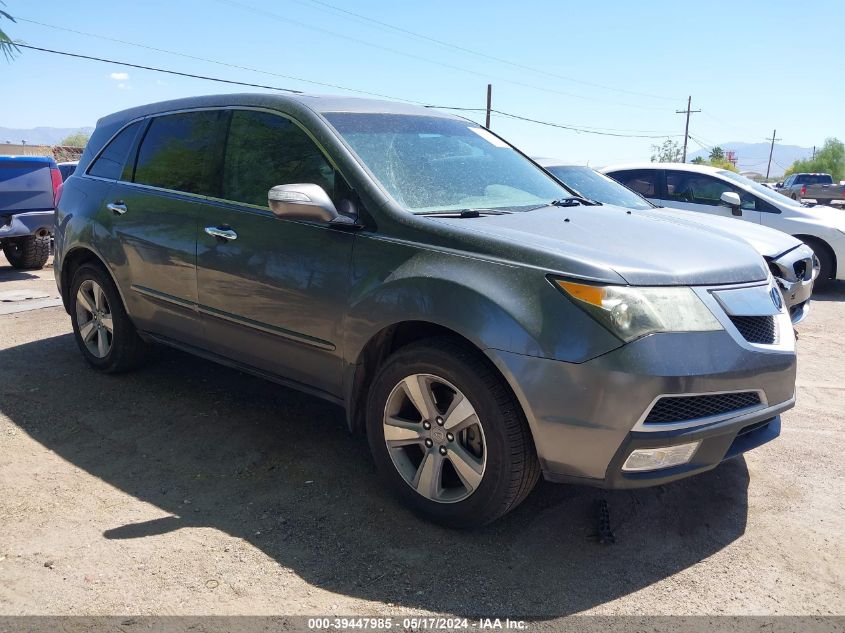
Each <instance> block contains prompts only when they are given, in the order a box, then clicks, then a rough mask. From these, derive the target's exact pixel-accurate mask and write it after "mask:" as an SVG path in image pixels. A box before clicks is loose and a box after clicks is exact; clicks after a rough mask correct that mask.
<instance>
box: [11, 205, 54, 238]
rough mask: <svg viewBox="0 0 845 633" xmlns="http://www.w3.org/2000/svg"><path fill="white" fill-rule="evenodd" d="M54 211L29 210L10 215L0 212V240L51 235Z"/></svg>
mask: <svg viewBox="0 0 845 633" xmlns="http://www.w3.org/2000/svg"><path fill="white" fill-rule="evenodd" d="M55 222H56V212H55V211H29V212H27V213H14V214H12V215H3V214H0V240H2V239H5V238H7V237H24V236H27V235H39V234H41V236H44V235H52V233H53V225H54V224H55Z"/></svg>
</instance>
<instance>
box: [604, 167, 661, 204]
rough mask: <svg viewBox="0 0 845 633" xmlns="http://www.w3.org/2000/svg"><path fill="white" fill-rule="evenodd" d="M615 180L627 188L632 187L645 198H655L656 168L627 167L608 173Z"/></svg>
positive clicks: (656, 195)
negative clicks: (623, 169) (626, 168)
mask: <svg viewBox="0 0 845 633" xmlns="http://www.w3.org/2000/svg"><path fill="white" fill-rule="evenodd" d="M608 176H610V177H611V178H613V179H614V180H616V181H617V182H621V183H622V184H623V185H625V186H626V187H628V189H633V190H634V191H636V192H637V193H638V194H640V195H641V196H643V197H645V198H657V197H658V194H657V170H656V169H628V170H625V171H617V172H613V173H612V174H608Z"/></svg>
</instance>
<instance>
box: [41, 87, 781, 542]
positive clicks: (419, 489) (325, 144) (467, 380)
mask: <svg viewBox="0 0 845 633" xmlns="http://www.w3.org/2000/svg"><path fill="white" fill-rule="evenodd" d="M588 207H589V208H588ZM55 273H56V280H57V282H58V285H59V289H60V291H61V295H62V298H63V300H64V303H65V307H66V309H67V311H68V312H69V314H70V316H71V320H72V322H73V330H74V334H75V337H76V341H77V343H78V345H79V348H80V350H81V352H82V354H83V356H84V357H85V359H86V360H87V361H88V363H90V365H92V366H93V367H95V368H96V369H99V370H101V371H104V372H122V371H126V370H128V369H130V368H133V367H135V366H137V365H138V364H139V363H140V362H141V361H142V360H143V358H144V356H145V352H146V351H147V349H148V346H149V345H150V344H151V343H153V342H156V343H163V344H166V345H171V346H173V347H177V348H180V349H183V350H187V351H189V352H192V353H194V354H197V355H199V356H202V357H205V358H209V359H212V360H215V361H217V362H220V363H224V364H226V365H230V366H233V367H236V368H238V369H242V370H244V371H248V372H252V373H254V374H257V375H259V376H261V377H264V378H267V379H270V380H274V381H277V382H280V383H282V384H285V385H289V386H292V387H295V388H297V389H301V390H303V391H306V392H308V393H312V394H315V395H317V396H320V397H322V398H325V399H327V400H330V401H332V402H335V403H337V404H339V405H341V406H343V407H344V408H345V410H346V417H347V422H348V425H349V428H350V429H351V430H352V431H360V432H364V433H366V435H367V437H368V441H369V444H370V447H371V450H372V454H373V457H374V460H375V462H376V464H377V467H378V470H379V472H380V474H381V476H382V478H383V479H384V481H385V483H386V484H387V485H388V486H389V487H391V488H392V489H393V491H394V492H395V493H396V494H397V496H399V497H400V498H401V499H403V500H404V501H405V502H406V503H407V504H408V505H410V506H411V507H412V508H413V509H414V510H416V511H417V512H419V513H421V514H422V515H423V516H425V517H427V518H429V519H431V520H434V521H437V522H440V523H443V524H447V525H452V526H471V525H479V524H483V523H487V522H489V521H492V520H494V519H496V518H497V517H499V516H501V515H503V514H504V513H505V512H507V511H509V510H510V509H512V508H513V507H515V506H516V505H517V504H519V503H520V502H521V501H522V500H523V499H524V498H525V497H526V496H527V495H528V493H529V492H530V491H531V489H532V488H533V487H534V484H535V483H536V482H537V480H538V479H539V477H540V475H541V474H542V475H543V476H544V477H545V478H546V479H548V480H552V481H558V482H574V483H581V484H590V485H595V486H604V487H613V488H626V487H639V486H648V485H654V484H663V483H666V482H669V481H672V480H676V479H679V478H682V477H686V476H689V475H693V474H696V473H700V472H703V471H706V470H709V469H711V468H713V467H715V466H716V465H717V464H719V463H720V462H721V461H722V460H725V459H728V458H730V457H733V456H736V455H738V454H740V453H742V452H743V451H746V450H748V449H750V448H753V447H755V446H758V445H760V444H762V443H764V442H767V441H769V440H771V439H772V438H774V437H776V436H777V435H778V434H779V432H780V417H779V414H780V413H781V412H782V411H784V410H786V409H789V408H790V407H792V406H793V404H794V390H795V340H794V335H793V331H792V327H791V323H790V318H789V314H788V312H787V310H786V309H785V308H784V305H783V299H782V296H781V294H780V292H779V290H778V288H777V286H776V285H775V284H774V282H773V279H772V276H771V274H770V273H769V270H768V268H767V266H766V263H765V261H764V260H763V258H762V257H760V255H759V254H757V253H756V252H755V251H754V250H753V249H751V248H750V247H749V246H748V245H747V244H746V243H745V242H743V241H742V240H739V239H733V238H731V237H728V236H722V235H716V234H712V233H708V232H706V231H700V230H696V229H694V228H691V227H689V226H684V225H681V224H677V223H671V222H665V221H660V220H657V219H654V218H649V217H646V216H643V215H642V214H637V213H632V212H631V211H630V210H628V209H624V208H620V207H614V206H611V205H601V206H597V205H594V204H593V203H592V202H591V201H589V200H586V199H584V198H581V197H580V196H578V195H577V194H575V193H574V192H573V191H571V190H569V189H567V188H566V187H565V186H564V185H562V184H561V183H560V182H558V181H557V180H555V179H554V178H553V177H551V176H550V175H549V174H547V173H546V172H545V171H543V170H542V169H541V168H540V167H538V166H537V165H536V164H535V163H533V162H532V161H531V160H530V159H528V158H527V157H525V156H524V155H523V154H522V153H520V152H519V151H518V150H516V149H515V148H513V147H512V146H510V145H509V144H508V143H507V142H505V141H504V140H502V139H501V138H500V137H498V136H496V135H494V134H492V133H491V132H490V131H488V130H486V129H484V128H482V127H480V126H478V125H477V124H475V123H473V122H471V121H467V120H465V119H462V118H458V117H455V116H451V115H447V114H443V113H440V112H437V111H432V110H428V109H423V108H418V107H413V106H407V105H401V104H393V103H386V102H381V101H371V100H361V99H351V98H340V97H338V98H331V97H310V96H300V95H297V96H276V95H222V96H209V97H200V98H191V99H184V100H178V101H170V102H165V103H159V104H154V105H149V106H143V107H139V108H135V109H132V110H127V111H124V112H119V113H117V114H113V115H111V116H108V117H105V118H103V119H102V120H100V121H99V122H98V125H97V128H96V130H95V132H94V134H93V136H92V138H91V141H90V142H89V143H88V146H87V147H86V149H85V152H84V154H83V156H82V159H81V160H80V163H79V167H78V169H77V171H76V172H75V174H74V175H73V176H71V177H70V178H69V179H68V180H67V182H66V183H65V187H64V194H63V196H62V198H61V201H60V204H59V208H58V212H57V226H56V258H55ZM303 423H307V421H303ZM327 458H330V457H329V456H327Z"/></svg>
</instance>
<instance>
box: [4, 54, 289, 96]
mask: <svg viewBox="0 0 845 633" xmlns="http://www.w3.org/2000/svg"><path fill="white" fill-rule="evenodd" d="M15 46H19V47H20V48H28V49H30V50H33V51H41V52H43V53H53V54H55V55H65V56H67V57H78V58H79V59H90V60H92V61H96V62H105V63H107V64H118V65H120V66H128V67H129V68H140V69H141V70H152V71H155V72H157V73H167V74H168V75H178V76H180V77H190V78H191V79H205V80H206V81H216V82H218V83H223V84H233V85H235V86H247V87H250V88H264V89H265V90H278V91H280V92H293V93H295V94H302V91H301V90H293V89H291V88H279V87H277V86H266V85H263V84H252V83H248V82H246V81H235V80H233V79H221V78H220V77H208V76H206V75H194V74H192V73H183V72H180V71H178V70H166V69H164V68H156V67H154V66H142V65H141V64H130V63H129V62H121V61H117V60H114V59H105V58H103V57H94V56H93V55H80V54H79V53H68V52H66V51H57V50H53V49H51V48H41V47H40V46H30V45H29V44H21V43H19V42H16V43H15Z"/></svg>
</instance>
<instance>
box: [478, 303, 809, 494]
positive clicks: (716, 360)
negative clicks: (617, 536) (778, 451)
mask: <svg viewBox="0 0 845 633" xmlns="http://www.w3.org/2000/svg"><path fill="white" fill-rule="evenodd" d="M782 317H783V318H782V321H781V326H780V328H781V333H782V339H783V340H781V342H780V344H779V345H777V346H762V345H751V344H748V343H747V342H745V341H743V342H742V344H740V343H739V342H738V341H737V337H739V334H738V332H737V331H735V330H733V331H732V330H731V329H730V328H729V327H727V326H726V329H725V330H724V331H720V332H689V333H671V334H668V333H667V334H653V335H651V336H646V337H644V338H642V339H639V340H637V341H634V342H632V343H630V344H628V345H624V346H623V347H620V348H618V349H616V350H614V351H612V352H609V353H607V354H605V355H603V356H600V357H598V358H595V359H593V360H590V361H587V362H585V363H580V364H575V363H565V362H561V361H555V360H550V359H543V358H536V357H530V356H523V355H520V354H514V353H510V352H502V351H499V350H487V354H488V356H489V357H490V359H491V360H492V361H493V362H494V363H495V364H496V365H497V366H498V367H499V369H500V370H501V371H502V373H503V374H504V375H505V377H506V379H507V380H508V381H509V383H510V384H511V386H512V388H513V390H514V392H515V394H516V396H517V398H518V399H519V400H520V403H521V405H522V407H523V410H524V411H525V414H526V417H527V418H528V422H529V425H530V427H531V431H532V434H533V436H534V443H535V445H536V447H537V453H538V456H539V458H540V464H541V467H542V469H543V473H544V475H545V477H546V478H547V479H549V480H552V481H567V482H578V483H582V484H589V485H596V486H603V487H612V488H618V487H623V488H626V487H639V486H648V485H656V484H660V483H665V482H666V481H671V480H674V479H680V478H682V477H686V476H689V475H692V474H695V473H697V472H702V471H704V470H707V469H709V468H713V467H715V466H716V465H717V464H718V463H719V462H721V461H722V460H723V459H726V458H728V457H732V456H734V455H736V454H739V453H741V452H743V451H745V450H748V449H749V448H753V447H754V446H757V445H759V444H761V443H763V442H765V441H768V440H770V439H772V438H773V437H776V436H777V434H778V432H779V429H780V418H779V417H778V415H779V414H780V413H781V412H782V411H785V410H787V409H789V408H791V407H792V406H793V405H794V391H795V374H796V358H795V349H794V338H793V335H792V330H791V327H790V324H789V320H788V319H787V318H786V315H782ZM784 330H787V331H784ZM736 391H748V392H757V393H759V394H760V396H761V397H760V403H759V405H757V406H750V407H746V408H743V409H741V410H737V411H736V412H735V414H734V413H728V414H724V415H720V416H716V417H711V418H704V419H700V420H693V421H692V422H690V423H689V424H686V425H668V427H669V428H671V429H672V430H663V429H664V428H667V427H664V426H659V425H653V426H644V425H643V424H642V422H643V419H644V416H645V415H646V413H647V412H648V411H649V410H650V408H651V407H652V405H653V404H654V403H655V401H656V400H657V399H658V398H660V397H662V396H669V397H671V396H687V395H690V394H718V393H725V392H736ZM766 420H768V421H769V422H768V425H767V426H766V427H765V429H757V430H756V431H755V432H754V433H747V431H749V427H750V426H751V425H755V424H758V423H762V422H765V421H766ZM679 427H680V428H679ZM743 432H746V433H745V434H744V435H740V434H741V433H743ZM699 439H700V440H702V442H701V445H700V446H699V448H698V450H697V451H696V453H695V454H694V455H693V457H692V461H691V462H689V463H688V464H685V465H683V466H677V467H672V468H667V469H661V470H655V471H646V472H637V473H627V472H623V471H622V469H621V468H622V464H623V463H624V462H625V460H626V459H627V457H628V456H629V455H630V453H631V451H633V450H635V449H637V448H644V447H648V448H651V447H660V446H667V445H670V444H682V443H685V442H688V441H694V440H699Z"/></svg>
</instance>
